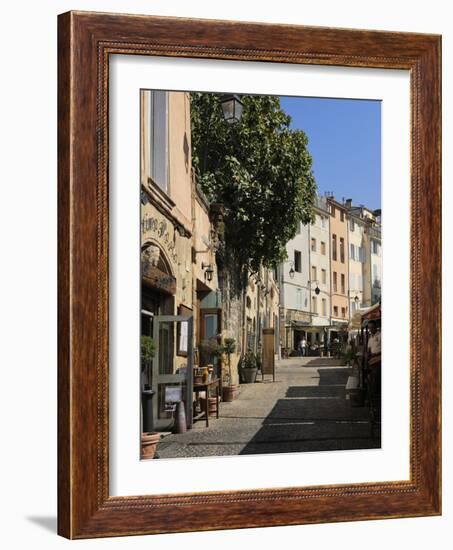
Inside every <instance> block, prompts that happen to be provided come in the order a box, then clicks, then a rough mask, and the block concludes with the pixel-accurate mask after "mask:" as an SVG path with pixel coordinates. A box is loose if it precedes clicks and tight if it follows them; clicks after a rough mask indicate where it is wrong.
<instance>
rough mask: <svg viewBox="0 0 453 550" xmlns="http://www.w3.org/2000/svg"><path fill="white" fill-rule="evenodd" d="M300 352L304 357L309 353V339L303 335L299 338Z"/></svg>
mask: <svg viewBox="0 0 453 550" xmlns="http://www.w3.org/2000/svg"><path fill="white" fill-rule="evenodd" d="M299 352H300V354H301V355H302V357H306V355H307V340H305V338H304V337H303V336H302V338H301V339H300V340H299Z"/></svg>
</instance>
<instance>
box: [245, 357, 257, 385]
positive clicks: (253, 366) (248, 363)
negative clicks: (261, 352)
mask: <svg viewBox="0 0 453 550" xmlns="http://www.w3.org/2000/svg"><path fill="white" fill-rule="evenodd" d="M258 366H259V357H258V356H257V355H256V354H255V353H253V352H252V351H248V352H247V353H246V354H245V355H244V357H243V358H242V365H241V374H242V380H243V381H244V383H245V384H253V383H254V382H255V381H256V373H257V372H258Z"/></svg>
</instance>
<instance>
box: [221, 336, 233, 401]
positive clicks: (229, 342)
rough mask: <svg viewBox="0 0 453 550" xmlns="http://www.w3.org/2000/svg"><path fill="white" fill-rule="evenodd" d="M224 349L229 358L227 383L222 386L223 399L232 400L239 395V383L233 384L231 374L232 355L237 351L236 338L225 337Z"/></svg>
mask: <svg viewBox="0 0 453 550" xmlns="http://www.w3.org/2000/svg"><path fill="white" fill-rule="evenodd" d="M222 349H223V352H224V353H225V354H226V356H227V358H228V373H227V374H226V376H225V384H224V385H223V387H222V400H223V401H226V402H231V401H234V399H236V397H237V385H236V384H232V380H233V377H232V374H231V355H232V354H233V353H234V352H235V351H236V340H235V339H234V338H225V340H224V342H223V347H222Z"/></svg>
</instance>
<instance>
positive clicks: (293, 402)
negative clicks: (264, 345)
mask: <svg viewBox="0 0 453 550" xmlns="http://www.w3.org/2000/svg"><path fill="white" fill-rule="evenodd" d="M337 363H338V362H337V361H335V360H334V359H325V358H324V359H322V358H301V357H295V358H291V359H286V360H282V361H280V362H278V363H277V366H276V380H275V382H272V378H271V377H266V380H265V381H264V382H261V381H258V382H257V383H255V384H243V385H242V386H241V389H240V395H239V398H238V399H237V400H235V401H234V402H232V403H221V404H220V418H219V419H216V418H215V417H210V420H209V428H206V425H205V422H204V421H199V422H196V423H195V424H194V428H193V429H192V430H189V431H188V432H187V433H185V434H170V435H167V436H166V437H164V438H163V439H162V440H161V442H160V443H159V448H158V452H159V456H160V458H176V457H196V456H221V455H239V454H264V453H266V454H272V453H286V452H301V451H327V450H341V449H365V448H376V447H379V446H380V442H379V441H377V440H375V439H373V438H372V436H371V424H370V421H369V410H368V408H366V407H352V406H351V403H350V401H349V400H347V399H346V390H345V386H346V383H347V380H348V377H349V376H350V374H351V369H350V368H348V367H344V366H340V365H338V364H337ZM258 380H260V377H258Z"/></svg>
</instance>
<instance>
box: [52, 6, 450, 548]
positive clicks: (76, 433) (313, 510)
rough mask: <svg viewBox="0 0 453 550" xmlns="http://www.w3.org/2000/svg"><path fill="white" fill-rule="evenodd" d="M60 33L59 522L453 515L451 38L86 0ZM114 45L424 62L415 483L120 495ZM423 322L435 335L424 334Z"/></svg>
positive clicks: (414, 67) (415, 269)
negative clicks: (447, 420) (448, 178)
mask: <svg viewBox="0 0 453 550" xmlns="http://www.w3.org/2000/svg"><path fill="white" fill-rule="evenodd" d="M58 31H59V38H58V47H59V61H58V69H59V76H58V86H59V90H58V94H59V97H58V99H59V103H58V119H59V120H58V154H59V165H58V193H59V199H58V207H59V222H58V231H59V245H58V246H59V248H58V253H59V263H58V270H59V271H58V292H59V312H58V323H59V344H58V364H59V367H58V401H59V418H58V438H59V444H58V532H59V534H61V535H63V536H65V537H68V538H89V537H103V536H119V535H132V534H151V533H163V532H181V531H201V530H214V529H230V528H244V527H260V526H271V525H273V526H276V525H292V524H304V523H321V522H332V521H353V520H364V519H379V518H394V517H414V516H428V515H438V514H440V513H441V466H440V463H441V370H440V358H441V314H440V310H441V257H440V254H441V229H440V228H441V126H440V113H441V82H440V78H441V77H440V75H441V72H440V60H441V39H440V37H439V36H434V35H428V34H412V33H393V32H377V31H362V30H343V29H332V28H313V27H304V26H289V25H263V24H255V23H233V22H226V21H207V20H194V19H179V18H163V17H149V16H134V15H111V14H98V13H84V12H69V13H65V14H63V15H61V16H60V17H59V28H58ZM112 54H123V55H143V56H171V57H189V58H203V59H204V58H210V59H226V60H237V61H254V62H263V61H267V62H279V63H292V64H314V65H325V66H346V67H372V68H384V69H389V70H391V69H406V70H408V71H410V95H411V137H410V139H411V161H410V162H411V203H410V212H411V229H410V231H411V235H410V239H411V252H410V269H411V272H410V303H411V312H410V319H411V326H410V350H411V353H410V418H411V426H410V480H408V481H389V482H379V483H374V482H369V483H359V484H349V485H331V486H315V487H289V488H284V489H280V488H278V489H264V488H263V489H257V490H231V491H222V492H205V493H193V494H187V493H186V494H168V495H165V494H162V495H151V496H150V495H148V496H147V495H137V496H134V497H116V496H115V497H112V496H110V495H109V468H108V464H109V460H108V458H109V445H108V442H109V422H108V418H109V417H108V413H109V399H108V387H109V342H108V326H109V309H108V303H109V285H108V283H109V281H108V265H109V257H108V244H109V234H108V221H109V204H108V197H109V188H108V138H109V136H108V99H109V98H108V90H109V56H110V55H112ZM422 325H423V327H427V326H428V327H429V339H426V338H422Z"/></svg>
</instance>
